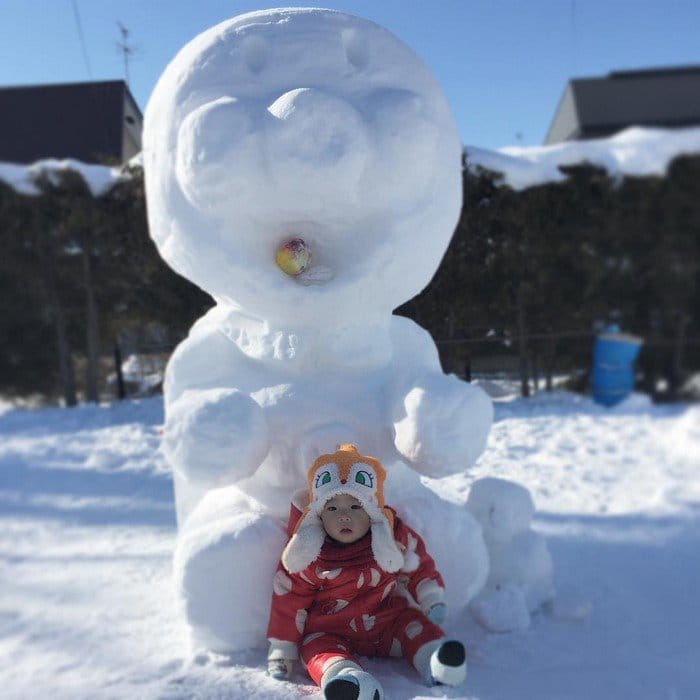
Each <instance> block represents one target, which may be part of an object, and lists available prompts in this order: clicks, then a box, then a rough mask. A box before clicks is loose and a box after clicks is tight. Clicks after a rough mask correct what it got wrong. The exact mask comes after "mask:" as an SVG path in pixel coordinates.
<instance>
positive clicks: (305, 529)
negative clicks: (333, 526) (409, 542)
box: [282, 445, 403, 573]
mask: <svg viewBox="0 0 700 700" xmlns="http://www.w3.org/2000/svg"><path fill="white" fill-rule="evenodd" d="M307 479H308V482H309V505H308V506H306V508H305V509H304V512H303V513H302V515H301V517H300V518H299V521H298V522H297V525H296V528H295V530H294V533H293V534H292V537H291V539H290V540H289V543H288V544H287V546H286V547H285V549H284V552H282V564H283V566H284V568H285V569H287V571H289V572H290V573H298V572H299V571H303V570H304V569H305V568H306V567H307V566H309V564H311V563H312V562H313V561H314V560H315V559H316V558H317V557H318V555H319V554H320V552H321V547H322V546H323V543H324V541H325V538H326V533H325V531H324V529H323V524H322V523H321V518H320V515H321V512H322V511H323V506H324V505H325V504H326V503H327V502H328V501H329V500H330V499H331V498H333V497H334V496H337V495H338V494H341V493H346V494H350V495H351V496H354V497H355V498H357V500H358V501H360V503H361V504H362V507H363V508H364V509H365V511H366V512H367V515H369V519H370V521H371V525H370V530H371V533H372V553H373V554H374V558H375V560H376V562H377V564H378V565H379V566H380V567H381V568H382V569H384V570H385V571H398V570H399V569H400V568H401V567H402V566H403V556H402V554H401V552H400V551H399V548H398V546H397V544H396V541H395V540H394V516H393V513H392V512H391V510H390V509H389V508H386V507H385V505H384V481H385V479H386V471H385V470H384V467H382V465H381V463H380V462H379V460H377V459H375V458H374V457H366V456H363V455H361V454H360V453H359V452H358V451H357V448H356V447H355V446H354V445H341V446H340V447H339V449H338V450H337V451H336V452H333V453H331V454H324V455H321V456H320V457H319V458H318V459H317V460H316V461H315V462H314V463H313V465H312V466H311V468H310V469H309V471H308V475H307Z"/></svg>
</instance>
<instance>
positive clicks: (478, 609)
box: [467, 478, 554, 632]
mask: <svg viewBox="0 0 700 700" xmlns="http://www.w3.org/2000/svg"><path fill="white" fill-rule="evenodd" d="M467 508H468V509H469V511H470V512H471V513H472V515H473V516H474V517H475V518H476V519H477V520H478V521H479V524H480V525H481V528H482V531H483V535H484V540H485V542H486V546H487V547H488V551H489V559H490V571H489V577H488V580H487V582H486V586H485V587H484V589H483V590H482V591H481V593H479V595H478V596H477V598H476V599H475V600H474V601H473V602H472V604H471V611H472V613H473V615H474V617H475V618H476V619H477V620H478V621H479V623H481V624H482V625H483V626H484V627H486V628H487V629H489V630H491V631H492V632H509V631H511V630H517V629H526V628H527V627H529V626H530V614H531V613H532V612H534V611H535V610H537V609H538V608H539V607H540V606H541V605H542V604H543V603H545V602H548V601H551V600H552V598H553V597H554V588H553V585H552V558H551V556H550V554H549V550H548V549H547V544H546V542H545V540H544V538H543V537H542V535H539V534H538V533H536V532H534V531H533V530H532V528H531V527H530V524H531V522H532V516H533V513H534V511H535V507H534V504H533V502H532V497H531V496H530V492H529V491H528V490H527V489H526V488H523V487H522V486H520V485H518V484H515V483H513V482H512V481H506V480H504V479H494V478H487V479H479V480H478V481H475V482H474V483H473V484H472V487H471V489H470V491H469V498H468V500H467Z"/></svg>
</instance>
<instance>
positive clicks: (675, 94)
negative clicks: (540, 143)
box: [545, 66, 700, 144]
mask: <svg viewBox="0 0 700 700" xmlns="http://www.w3.org/2000/svg"><path fill="white" fill-rule="evenodd" d="M693 125H700V66H686V67H679V68H658V69H649V70H636V71H616V72H613V73H610V74H609V75H607V76H605V77H603V78H576V79H574V80H571V81H569V83H568V84H567V86H566V88H565V89H564V94H563V95H562V98H561V100H560V102H559V106H558V107H557V111H556V113H555V114H554V118H553V120H552V124H551V126H550V127H549V131H548V132H547V136H546V138H545V143H546V144H549V143H558V142H561V141H571V140H576V139H587V138H600V137H604V136H610V135H612V134H614V133H616V132H618V131H621V130H622V129H625V128H627V127H629V126H651V127H653V126H656V127H667V128H673V127H683V126H693Z"/></svg>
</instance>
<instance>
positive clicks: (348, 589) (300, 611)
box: [267, 508, 445, 685]
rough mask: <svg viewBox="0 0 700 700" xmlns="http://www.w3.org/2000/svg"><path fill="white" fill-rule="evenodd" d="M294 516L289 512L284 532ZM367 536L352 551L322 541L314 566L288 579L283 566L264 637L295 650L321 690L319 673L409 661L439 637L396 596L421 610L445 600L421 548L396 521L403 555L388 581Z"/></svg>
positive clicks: (296, 513) (350, 547)
mask: <svg viewBox="0 0 700 700" xmlns="http://www.w3.org/2000/svg"><path fill="white" fill-rule="evenodd" d="M298 517H299V511H298V510H296V509H294V508H293V510H292V517H291V518H290V523H289V526H288V530H289V532H290V533H291V532H292V531H293V529H294V525H295V523H296V520H297V519H298ZM371 537H372V535H371V532H368V533H367V534H366V535H365V536H364V537H363V538H362V539H360V540H358V541H357V542H354V543H352V544H348V545H344V544H340V543H337V542H334V541H333V540H331V539H330V538H327V539H326V542H325V544H324V545H323V547H322V549H321V553H320V555H319V556H318V558H317V559H316V560H315V561H314V562H313V563H312V564H311V565H310V566H308V567H307V568H306V569H304V571H301V572H299V573H298V574H290V573H289V572H288V571H286V570H285V569H284V567H283V566H282V564H281V563H280V565H279V567H278V569H277V573H276V574H275V581H274V586H273V589H274V592H273V595H272V605H271V613H270V623H269V626H268V630H267V636H268V638H269V639H270V641H271V642H273V643H274V642H287V643H289V642H291V643H293V644H296V645H297V648H298V651H299V654H300V656H301V658H302V660H303V661H304V663H305V664H306V667H307V670H308V672H309V675H310V676H311V678H312V679H313V680H314V681H315V682H316V683H317V684H318V685H320V683H321V677H322V675H323V673H324V671H325V670H326V669H327V668H328V666H330V665H331V664H332V663H335V662H336V661H339V660H341V659H350V660H353V661H355V662H356V661H357V659H356V658H355V656H354V653H356V654H361V655H363V656H390V655H391V656H403V657H404V658H406V659H408V660H409V661H411V662H412V661H413V657H414V655H415V653H416V651H417V650H418V649H419V648H420V647H421V646H422V645H423V644H426V643H427V642H430V641H433V640H435V639H442V638H443V637H444V636H445V635H444V633H443V631H442V630H441V629H440V628H439V627H438V626H437V625H435V624H433V623H432V622H430V620H429V619H428V618H427V617H426V616H425V614H424V613H423V612H422V611H421V610H420V609H417V608H416V607H414V606H413V605H412V604H411V603H409V602H408V600H407V599H406V598H405V597H404V596H402V595H400V594H398V595H397V594H396V590H397V586H398V587H399V590H402V589H403V590H407V591H408V593H410V595H411V596H412V597H413V598H414V599H415V600H417V601H418V602H419V603H420V602H421V599H424V600H428V601H429V600H430V599H431V598H432V599H435V598H436V596H437V597H438V598H441V597H442V589H443V588H444V584H443V581H442V578H441V576H440V574H439V573H438V572H437V570H436V569H435V563H434V562H433V560H432V558H431V557H430V556H429V555H428V553H427V552H426V550H425V545H424V544H423V540H422V539H421V538H420V537H419V536H418V535H417V534H416V533H415V532H414V531H413V530H411V529H410V528H409V527H408V526H407V525H405V524H404V523H403V522H401V520H400V519H399V518H398V517H396V516H395V518H394V538H395V540H396V541H397V542H398V543H399V545H400V548H401V549H402V550H403V553H404V560H405V564H404V567H403V568H402V570H401V571H398V572H396V573H388V572H386V571H383V570H382V569H380V568H379V566H378V565H377V563H376V562H375V560H374V557H373V555H372V548H371Z"/></svg>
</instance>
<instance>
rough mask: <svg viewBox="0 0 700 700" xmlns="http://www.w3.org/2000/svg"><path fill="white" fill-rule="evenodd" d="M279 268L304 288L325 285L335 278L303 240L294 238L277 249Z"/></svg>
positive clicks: (276, 257) (276, 259) (276, 260)
mask: <svg viewBox="0 0 700 700" xmlns="http://www.w3.org/2000/svg"><path fill="white" fill-rule="evenodd" d="M275 262H276V263H277V267H279V269H280V270H281V271H282V272H283V273H284V274H285V275H287V276H289V277H291V278H292V279H294V280H295V281H297V282H298V283H299V284H302V285H304V286H310V285H317V284H323V283H324V282H328V281H329V280H330V279H332V278H333V276H334V275H333V271H332V270H331V269H330V268H329V267H327V266H325V265H320V264H318V262H317V261H316V259H315V257H314V255H313V254H312V251H311V246H309V245H308V244H307V243H306V241H305V240H304V239H303V238H292V239H290V240H288V241H286V242H284V243H282V245H280V246H279V247H278V248H277V254H276V256H275Z"/></svg>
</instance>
